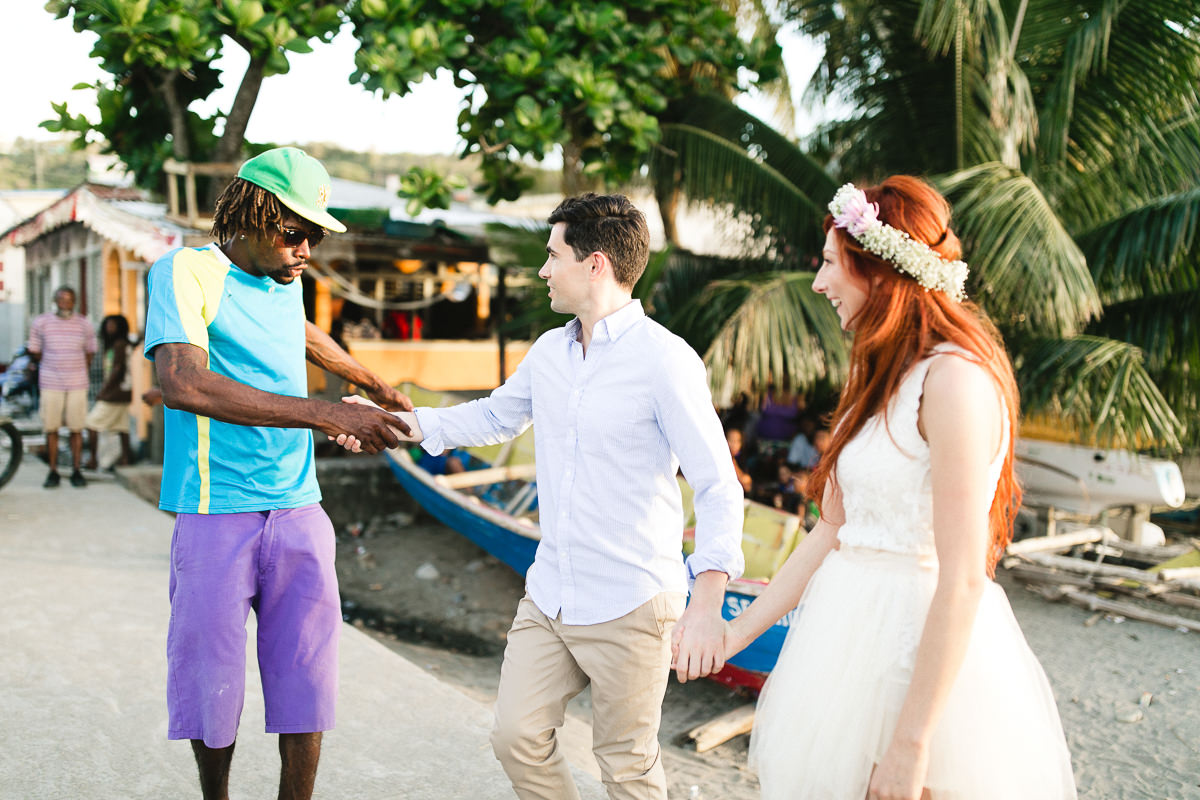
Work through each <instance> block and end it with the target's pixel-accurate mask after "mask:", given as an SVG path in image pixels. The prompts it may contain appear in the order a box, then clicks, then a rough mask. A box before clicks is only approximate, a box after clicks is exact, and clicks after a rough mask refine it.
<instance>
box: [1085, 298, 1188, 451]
mask: <svg viewBox="0 0 1200 800" xmlns="http://www.w3.org/2000/svg"><path fill="white" fill-rule="evenodd" d="M1198 308H1200V289H1192V290H1191V291H1185V292H1174V293H1171V294H1166V295H1147V296H1145V297H1138V298H1136V299H1133V300H1128V301H1126V302H1123V303H1117V304H1115V305H1112V306H1109V307H1107V308H1105V309H1104V316H1103V317H1101V318H1100V319H1099V320H1098V321H1097V322H1094V323H1093V324H1092V325H1090V326H1089V327H1088V333H1090V334H1095V335H1097V336H1107V337H1109V338H1112V339H1119V340H1121V341H1124V342H1129V343H1130V344H1132V345H1135V346H1137V347H1138V348H1139V349H1140V350H1141V351H1142V352H1143V353H1144V354H1145V364H1146V371H1147V373H1149V375H1150V377H1151V378H1152V379H1153V381H1154V385H1155V386H1157V387H1158V390H1159V391H1160V392H1161V393H1162V396H1163V397H1164V398H1165V399H1166V401H1167V403H1168V405H1170V407H1171V408H1172V409H1173V410H1174V412H1175V416H1176V417H1178V418H1179V420H1180V421H1181V422H1182V423H1183V424H1184V431H1183V432H1182V433H1181V438H1182V439H1183V443H1184V445H1185V446H1187V447H1198V446H1200V317H1198V316H1197V315H1196V309H1198Z"/></svg>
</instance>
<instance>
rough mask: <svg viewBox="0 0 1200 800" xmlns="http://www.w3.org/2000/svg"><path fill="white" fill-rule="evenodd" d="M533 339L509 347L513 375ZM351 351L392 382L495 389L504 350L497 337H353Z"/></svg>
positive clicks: (507, 365) (507, 363) (509, 370)
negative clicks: (451, 338)
mask: <svg viewBox="0 0 1200 800" xmlns="http://www.w3.org/2000/svg"><path fill="white" fill-rule="evenodd" d="M529 344H530V343H529V342H512V343H510V344H509V345H508V346H507V347H506V348H505V353H506V359H505V365H504V366H505V370H506V371H507V375H506V376H505V377H507V376H508V375H512V373H513V371H514V370H515V369H516V368H517V364H519V363H520V362H521V359H522V358H524V357H525V353H527V352H528V351H529ZM346 345H347V347H349V349H350V355H352V356H354V357H355V358H356V359H358V360H359V361H360V362H361V363H362V364H363V366H365V367H366V368H367V369H369V370H371V371H372V372H374V373H376V374H377V375H379V377H381V378H383V379H384V380H385V381H387V382H388V383H389V384H391V385H392V386H396V385H398V384H400V383H403V382H405V381H411V382H413V383H415V384H417V385H418V386H421V387H423V388H426V389H443V390H451V389H473V390H479V389H483V390H487V389H494V388H496V386H498V385H499V383H500V380H499V379H500V352H499V346H498V345H497V344H496V342H495V340H492V339H483V340H469V341H468V340H461V341H459V340H450V341H441V340H429V341H416V342H411V341H404V342H398V341H390V340H388V341H385V340H382V339H350V340H349V341H347V342H346Z"/></svg>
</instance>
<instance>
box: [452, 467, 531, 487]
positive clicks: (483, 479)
mask: <svg viewBox="0 0 1200 800" xmlns="http://www.w3.org/2000/svg"><path fill="white" fill-rule="evenodd" d="M536 474H537V470H536V468H535V466H534V465H533V464H514V465H513V466H511V467H487V468H486V469H473V470H469V471H467V472H455V473H452V474H450V475H438V476H436V477H435V478H434V480H436V481H437V482H438V483H440V484H441V485H442V486H447V487H449V488H451V489H463V488H465V487H468V486H482V485H484V484H487V483H500V482H502V481H528V480H532V479H533V478H534V476H535V475H536Z"/></svg>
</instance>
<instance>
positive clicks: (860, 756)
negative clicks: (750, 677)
mask: <svg viewBox="0 0 1200 800" xmlns="http://www.w3.org/2000/svg"><path fill="white" fill-rule="evenodd" d="M936 581H937V566H936V561H933V560H929V561H919V560H918V559H917V558H916V557H915V556H903V555H896V554H889V553H882V552H880V551H877V550H865V549H858V548H852V547H846V546H843V547H842V549H841V550H838V551H834V552H833V553H830V555H829V557H828V558H826V560H825V563H824V564H823V565H822V566H821V568H820V569H819V570H818V571H817V573H816V574H815V575H814V576H813V578H812V581H811V582H810V584H809V587H808V589H807V591H806V592H805V595H804V599H803V601H802V606H801V609H800V612H799V613H798V614H796V616H795V617H794V619H793V622H792V630H791V631H790V632H789V633H788V636H787V639H786V641H785V643H784V646H783V650H782V652H781V653H780V657H779V662H778V664H777V665H776V667H775V669H774V670H773V671H772V673H771V676H770V678H769V679H768V681H767V683H766V686H765V687H764V688H763V692H762V695H761V696H760V698H759V701H758V711H757V714H756V718H755V725H754V733H753V736H752V739H751V743H750V764H751V766H752V767H754V768H756V769H757V770H758V773H759V781H760V783H761V785H762V796H763V798H764V800H860V799H861V798H863V797H865V796H866V793H867V784H868V782H869V780H870V775H871V769H872V767H873V766H874V765H875V764H877V763H878V762H879V761H880V759H881V758H882V757H883V754H884V752H885V751H886V750H887V747H888V744H889V742H890V740H891V735H892V731H893V729H894V728H895V725H896V722H897V719H898V717H899V713H900V707H901V704H902V703H903V701H904V694H905V691H906V690H907V688H908V684H909V681H910V680H911V677H912V669H913V665H914V661H915V657H916V650H917V645H918V643H919V641H920V637H921V630H922V627H923V626H924V622H925V616H926V614H927V612H928V610H929V604H930V600H931V598H932V596H933V591H934V588H935V584H936ZM925 785H926V787H928V788H929V789H930V792H931V794H932V796H933V798H934V800H993V799H994V800H1017V798H1019V799H1020V800H1063V799H1064V798H1074V797H1075V796H1076V795H1075V781H1074V777H1073V775H1072V772H1071V758H1070V754H1069V753H1068V752H1067V745H1066V741H1065V739H1064V737H1063V731H1062V723H1061V722H1060V721H1059V718H1058V708H1057V707H1056V706H1055V703H1054V697H1053V695H1052V694H1051V691H1050V684H1049V682H1048V681H1047V680H1046V675H1045V673H1044V672H1043V671H1042V667H1041V665H1040V664H1039V663H1038V661H1037V658H1036V657H1035V656H1034V655H1033V652H1032V651H1030V649H1029V646H1028V645H1027V644H1026V642H1025V637H1024V635H1023V634H1022V633H1021V629H1020V627H1018V625H1017V621H1016V619H1015V618H1014V617H1013V613H1012V608H1011V607H1010V606H1009V604H1008V598H1007V597H1006V596H1005V594H1004V590H1003V589H1001V588H1000V587H999V586H997V585H996V584H995V583H992V582H989V583H988V586H987V588H986V590H985V591H984V594H983V597H982V599H981V601H980V604H979V613H978V616H977V617H976V620H975V627H974V629H973V631H972V634H971V638H970V642H969V644H968V649H967V654H966V658H965V660H964V662H963V665H962V668H961V670H960V671H959V674H958V677H957V679H956V681H955V685H954V687H953V689H952V690H951V694H950V697H949V700H948V703H947V705H946V709H945V712H944V713H943V715H942V717H941V719H940V721H939V723H938V726H937V729H936V731H935V733H934V736H933V738H932V740H931V742H930V760H929V772H928V775H927V778H926V781H925Z"/></svg>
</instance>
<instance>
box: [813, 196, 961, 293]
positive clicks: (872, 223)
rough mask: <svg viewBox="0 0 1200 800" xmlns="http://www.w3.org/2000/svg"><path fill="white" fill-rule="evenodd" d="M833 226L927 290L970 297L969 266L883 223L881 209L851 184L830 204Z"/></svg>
mask: <svg viewBox="0 0 1200 800" xmlns="http://www.w3.org/2000/svg"><path fill="white" fill-rule="evenodd" d="M829 213H830V214H833V224H834V225H835V226H836V227H838V228H842V229H843V230H845V231H846V232H847V233H849V234H850V235H851V236H853V237H854V238H855V239H856V240H858V243H859V244H861V245H862V246H863V247H864V248H866V249H867V250H869V251H870V252H872V253H874V254H875V255H877V256H879V257H880V258H883V259H886V260H888V261H890V262H892V264H893V265H894V266H895V267H896V269H898V270H900V271H901V272H903V273H905V274H907V275H911V276H912V277H913V278H915V279H916V281H917V283H919V284H921V285H922V286H924V287H925V288H926V290H930V289H932V290H933V291H938V292H945V293H946V296H948V297H949V298H950V299H951V300H955V301H959V302H961V301H962V300H963V299H964V298H966V296H967V292H966V289H965V286H966V283H967V265H966V262H964V261H947V260H946V259H944V258H942V257H941V256H939V255H938V254H937V253H936V252H934V251H933V249H932V248H930V247H929V246H928V245H926V244H923V243H921V242H918V241H917V240H916V239H913V238H912V237H911V236H909V235H908V234H907V233H905V232H904V231H902V230H900V229H899V228H893V227H892V226H891V225H888V224H887V223H886V222H882V221H881V220H880V219H879V216H878V215H879V206H878V205H876V204H875V203H868V202H867V196H866V194H864V193H863V191H862V190H861V189H858V188H855V186H854V184H852V183H847V184H846V185H845V186H843V187H842V188H840V189H838V190H837V193H836V194H834V196H833V199H832V200H830V201H829Z"/></svg>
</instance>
